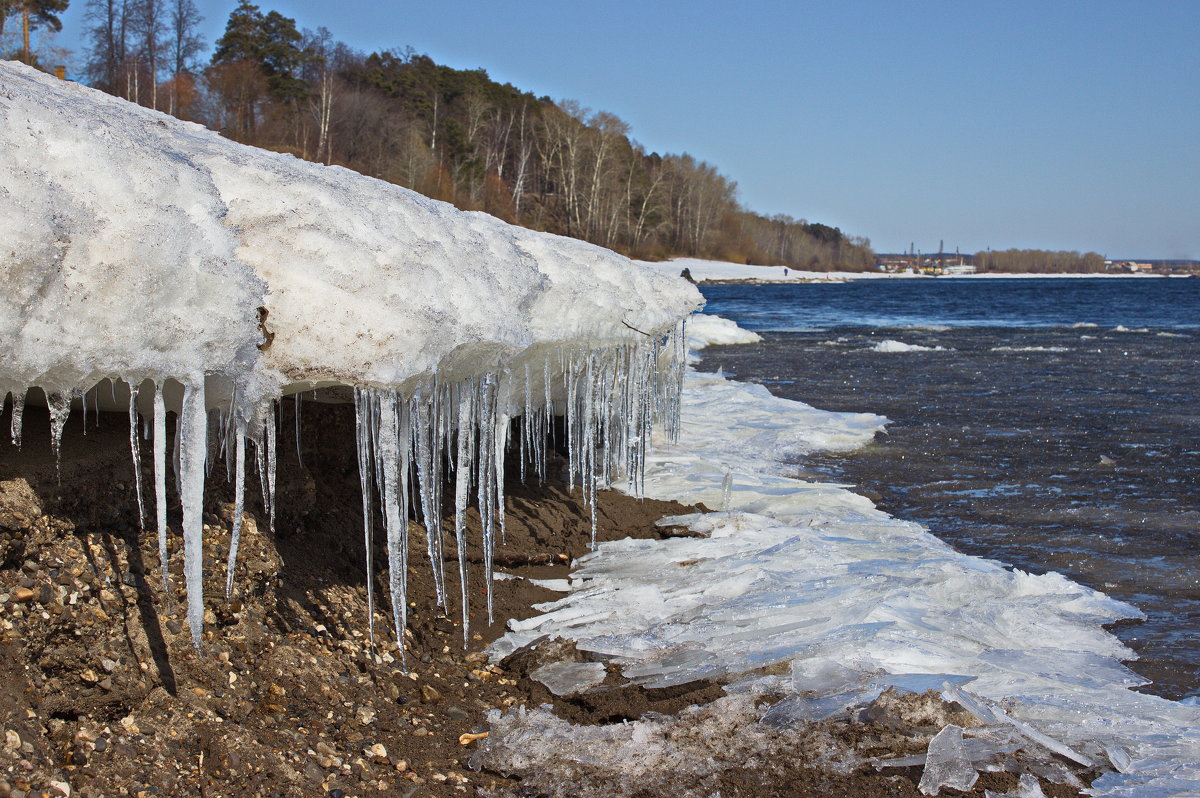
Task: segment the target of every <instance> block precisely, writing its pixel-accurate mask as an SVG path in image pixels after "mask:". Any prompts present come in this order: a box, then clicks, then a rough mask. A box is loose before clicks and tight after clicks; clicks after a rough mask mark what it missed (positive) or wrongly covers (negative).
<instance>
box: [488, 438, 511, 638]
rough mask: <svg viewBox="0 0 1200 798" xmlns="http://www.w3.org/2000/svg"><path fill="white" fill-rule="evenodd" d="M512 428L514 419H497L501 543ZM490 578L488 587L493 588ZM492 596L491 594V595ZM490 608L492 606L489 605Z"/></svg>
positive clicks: (506, 537)
mask: <svg viewBox="0 0 1200 798" xmlns="http://www.w3.org/2000/svg"><path fill="white" fill-rule="evenodd" d="M511 426H512V419H511V418H509V417H508V415H506V414H505V415H501V416H499V417H498V418H497V419H496V456H495V458H494V462H495V464H496V476H495V483H496V522H497V523H498V524H499V525H500V542H501V543H506V542H507V541H508V534H507V530H506V529H505V528H504V456H505V454H506V453H507V451H508V435H509V430H510V428H511ZM488 567H489V568H490V567H491V560H490V559H489V560H488ZM491 584H492V583H491V581H490V577H489V581H488V586H489V587H490V586H491ZM489 595H490V594H489ZM489 606H490V605H489ZM491 622H492V617H491V614H490V613H489V614H488V623H491Z"/></svg>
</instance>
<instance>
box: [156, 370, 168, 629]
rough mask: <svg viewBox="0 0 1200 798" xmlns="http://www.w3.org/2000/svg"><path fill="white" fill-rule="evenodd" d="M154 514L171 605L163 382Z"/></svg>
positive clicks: (158, 399)
mask: <svg viewBox="0 0 1200 798" xmlns="http://www.w3.org/2000/svg"><path fill="white" fill-rule="evenodd" d="M154 516H155V523H156V525H157V529H158V563H159V567H160V568H161V570H162V588H163V594H164V595H165V596H166V598H167V606H168V607H170V606H171V603H172V599H171V582H170V569H169V568H168V566H167V405H166V402H164V401H163V383H162V381H159V382H158V383H156V384H155V386H154Z"/></svg>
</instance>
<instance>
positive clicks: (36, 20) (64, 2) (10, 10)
mask: <svg viewBox="0 0 1200 798" xmlns="http://www.w3.org/2000/svg"><path fill="white" fill-rule="evenodd" d="M69 5H70V0H0V33H3V32H4V27H5V22H6V21H7V20H8V18H9V17H12V18H14V19H20V24H21V50H20V52H19V53H18V60H21V61H24V62H25V63H27V64H34V63H36V59H35V58H34V55H33V51H32V49H31V48H30V46H29V34H30V32H31V31H35V30H37V29H38V28H43V27H45V28H50V29H51V30H53V31H55V32H56V33H57V32H58V31H60V30H62V20H61V19H59V17H58V15H59V14H61V13H62V12H64V11H66V10H67V6H69Z"/></svg>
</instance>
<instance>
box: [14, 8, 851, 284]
mask: <svg viewBox="0 0 1200 798" xmlns="http://www.w3.org/2000/svg"><path fill="white" fill-rule="evenodd" d="M48 1H50V2H54V3H55V4H57V5H58V6H61V7H62V8H65V7H66V4H67V0H48ZM30 2H33V0H30ZM4 5H5V0H0V10H2V9H3V6H4ZM60 10H61V9H60ZM87 18H88V20H89V25H90V27H89V30H88V31H87V38H88V41H89V49H88V50H87V52H86V53H85V54H84V55H85V58H86V69H85V79H86V81H87V82H88V83H89V84H90V85H92V86H94V87H95V88H98V89H101V90H103V91H107V92H109V93H111V94H114V95H117V96H120V97H123V98H125V99H127V100H131V101H133V102H136V103H139V104H141V105H145V106H149V107H153V108H156V109H158V110H160V111H165V112H167V113H170V114H173V115H175V116H177V117H179V118H181V119H186V120H190V121H194V122H199V123H201V124H203V125H206V126H208V127H210V128H212V129H215V130H219V131H220V132H221V133H223V134H224V135H225V136H227V137H229V138H232V139H234V140H236V141H239V142H242V143H245V144H251V145H254V146H258V147H263V148H267V149H271V150H275V151H278V152H286V153H290V154H292V155H295V156H296V157H299V158H303V159H307V160H311V161H316V162H320V163H324V164H339V165H342V166H346V167H348V168H350V169H354V170H355V171H358V172H361V173H363V174H366V175H370V176H373V177H377V178H380V179H382V180H386V181H389V182H392V183H396V184H398V185H402V186H406V187H408V188H412V189H415V190H417V191H419V192H421V193H423V194H426V195H428V196H430V197H434V198H436V199H440V200H445V201H447V202H452V203H454V204H455V205H457V206H458V207H460V208H463V209H466V210H481V211H486V212H487V213H491V214H493V215H495V216H498V217H500V218H501V219H504V220H505V221H509V222H513V223H516V224H520V225H524V226H526V227H530V228H534V229H538V230H544V231H548V232H552V233H559V234H562V235H567V236H573V237H575V238H581V239H584V240H587V241H591V242H593V243H596V244H600V245H602V246H605V247H609V248H612V249H615V250H617V251H619V252H624V253H626V254H629V255H631V256H635V257H642V258H647V259H660V258H667V257H672V256H691V257H701V258H711V259H715V260H728V261H737V262H743V263H761V264H766V265H787V266H792V267H794V268H804V269H816V270H837V269H851V270H865V269H870V268H873V266H874V263H875V256H874V253H873V252H872V251H871V248H870V241H868V240H867V239H865V238H854V237H850V236H847V235H845V234H843V233H842V231H841V230H839V229H837V228H836V227H829V226H827V225H822V224H817V223H809V222H807V221H806V220H803V219H793V218H791V217H788V216H782V215H781V216H773V217H769V218H768V217H765V216H762V215H760V214H756V213H754V212H752V211H750V210H748V209H746V208H743V207H742V206H741V205H740V204H739V202H738V200H737V184H736V183H735V182H734V181H732V180H730V179H729V178H728V177H726V176H725V175H723V174H721V172H720V171H718V169H717V167H715V166H713V165H712V164H709V163H705V162H704V161H700V160H697V159H696V158H694V157H692V156H690V155H687V154H686V153H685V154H679V155H674V154H659V153H653V152H650V153H648V152H646V151H645V149H644V148H643V147H642V146H640V145H639V144H638V143H637V142H635V141H634V140H633V139H632V138H630V135H629V134H630V131H629V126H628V125H627V124H626V123H625V122H623V121H622V120H621V119H619V118H618V117H616V116H615V115H613V114H611V113H607V112H604V111H593V110H591V109H588V108H585V107H584V106H582V105H580V104H578V103H575V102H571V101H557V102H556V101H553V100H551V99H550V98H548V97H535V96H534V95H532V94H530V93H529V92H524V91H521V90H520V89H518V88H516V87H514V86H512V85H511V84H500V83H497V82H495V81H493V80H491V79H490V78H489V77H488V74H487V72H485V71H484V70H482V69H475V70H460V69H453V68H451V67H448V66H443V65H441V64H437V63H435V62H434V61H433V60H432V59H431V58H430V57H428V56H426V55H421V54H418V53H416V52H415V51H413V50H412V49H411V48H409V49H407V50H405V51H402V52H399V51H398V52H386V51H385V52H376V53H370V54H365V53H362V52H357V51H355V50H353V49H352V48H350V47H348V46H346V45H345V44H343V43H341V42H337V41H335V40H334V39H333V38H332V36H331V35H330V33H329V31H327V30H325V29H324V28H321V29H319V30H317V31H315V32H314V31H308V30H299V29H297V27H296V24H295V21H294V20H292V19H290V18H288V17H285V16H283V15H282V14H280V13H278V12H276V11H265V12H264V11H263V10H262V9H260V8H259V7H258V6H256V5H254V4H252V3H250V2H248V0H241V2H240V3H239V5H238V6H237V7H236V8H235V9H234V10H233V12H232V13H231V14H230V16H229V19H228V22H227V25H226V29H225V33H224V34H223V35H222V36H221V37H220V38H219V39H218V40H217V41H216V42H215V43H214V48H213V49H212V54H211V57H207V62H204V58H205V57H206V56H205V54H206V52H207V48H206V47H205V46H204V44H203V43H202V42H201V41H200V40H199V38H198V35H197V30H198V24H199V22H200V20H201V18H200V16H199V14H198V13H197V11H196V7H195V5H194V2H193V0H139V1H138V2H119V0H88V15H87ZM24 55H25V56H26V60H33V61H36V58H35V57H34V54H33V53H30V52H25V53H24Z"/></svg>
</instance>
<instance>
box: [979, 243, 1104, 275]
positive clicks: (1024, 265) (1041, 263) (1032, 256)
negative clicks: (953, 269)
mask: <svg viewBox="0 0 1200 798" xmlns="http://www.w3.org/2000/svg"><path fill="white" fill-rule="evenodd" d="M971 260H972V263H974V265H975V270H976V271H978V272H1003V273H1005V274H1026V273H1030V272H1036V273H1039V274H1091V273H1093V272H1103V271H1104V270H1105V263H1104V256H1103V255H1100V254H1098V253H1096V252H1083V253H1080V252H1075V251H1070V250H1060V251H1054V250H1047V249H1006V250H990V249H989V250H987V251H985V252H976V253H975V255H974V256H973V257H972V259H971Z"/></svg>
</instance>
